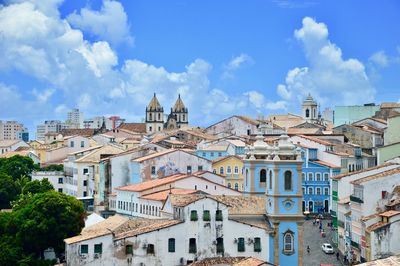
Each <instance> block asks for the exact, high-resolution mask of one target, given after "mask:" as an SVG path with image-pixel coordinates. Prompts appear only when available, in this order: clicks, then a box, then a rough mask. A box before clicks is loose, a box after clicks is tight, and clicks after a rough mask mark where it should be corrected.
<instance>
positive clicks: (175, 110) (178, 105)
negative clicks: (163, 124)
mask: <svg viewBox="0 0 400 266" xmlns="http://www.w3.org/2000/svg"><path fill="white" fill-rule="evenodd" d="M171 114H172V115H174V116H175V117H176V125H177V127H178V128H180V127H181V126H182V125H188V123H189V122H188V121H189V117H188V109H187V108H186V107H185V104H184V103H183V101H182V99H181V95H180V94H179V95H178V99H176V102H175V105H174V107H172V111H171Z"/></svg>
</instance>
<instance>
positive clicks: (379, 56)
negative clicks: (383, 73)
mask: <svg viewBox="0 0 400 266" xmlns="http://www.w3.org/2000/svg"><path fill="white" fill-rule="evenodd" d="M369 61H371V62H372V63H374V64H375V65H377V66H380V67H387V66H388V65H389V58H388V57H387V55H386V53H385V51H383V50H381V51H378V52H376V53H374V54H373V55H371V56H370V58H369Z"/></svg>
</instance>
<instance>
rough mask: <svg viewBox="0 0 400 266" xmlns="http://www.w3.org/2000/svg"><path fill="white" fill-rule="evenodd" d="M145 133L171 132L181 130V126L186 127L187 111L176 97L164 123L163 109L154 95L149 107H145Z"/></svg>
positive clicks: (187, 121) (179, 97) (179, 96)
mask: <svg viewBox="0 0 400 266" xmlns="http://www.w3.org/2000/svg"><path fill="white" fill-rule="evenodd" d="M145 120H146V132H147V133H155V132H160V131H162V130H164V129H167V130H173V129H177V128H181V127H182V126H183V125H188V123H189V118H188V109H187V108H186V107H185V104H184V103H183V101H182V99H181V95H180V94H179V95H178V99H177V100H176V102H175V105H174V107H172V108H171V113H170V114H169V115H168V118H167V121H166V122H165V123H164V108H163V107H162V106H161V104H160V102H159V101H158V99H157V96H156V94H155V93H154V96H153V98H152V99H151V101H150V103H149V105H148V106H147V107H146V119H145Z"/></svg>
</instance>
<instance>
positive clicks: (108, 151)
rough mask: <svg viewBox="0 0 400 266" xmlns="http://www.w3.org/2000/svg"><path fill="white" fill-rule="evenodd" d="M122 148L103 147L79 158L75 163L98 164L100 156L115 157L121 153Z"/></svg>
mask: <svg viewBox="0 0 400 266" xmlns="http://www.w3.org/2000/svg"><path fill="white" fill-rule="evenodd" d="M123 151H124V150H123V149H122V148H118V147H114V146H111V145H105V146H103V147H101V148H99V149H95V150H94V151H92V152H90V153H88V154H86V155H84V156H82V157H81V158H79V159H77V160H75V162H77V163H98V162H100V159H103V158H102V155H115V154H118V153H121V152H123Z"/></svg>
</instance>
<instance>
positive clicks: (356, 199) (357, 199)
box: [350, 195, 364, 203]
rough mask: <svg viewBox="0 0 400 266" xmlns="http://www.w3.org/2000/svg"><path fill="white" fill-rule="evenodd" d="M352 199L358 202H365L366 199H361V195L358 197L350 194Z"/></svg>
mask: <svg viewBox="0 0 400 266" xmlns="http://www.w3.org/2000/svg"><path fill="white" fill-rule="evenodd" d="M350 201H353V202H357V203H364V201H363V200H362V199H360V198H359V197H357V196H355V195H350Z"/></svg>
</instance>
